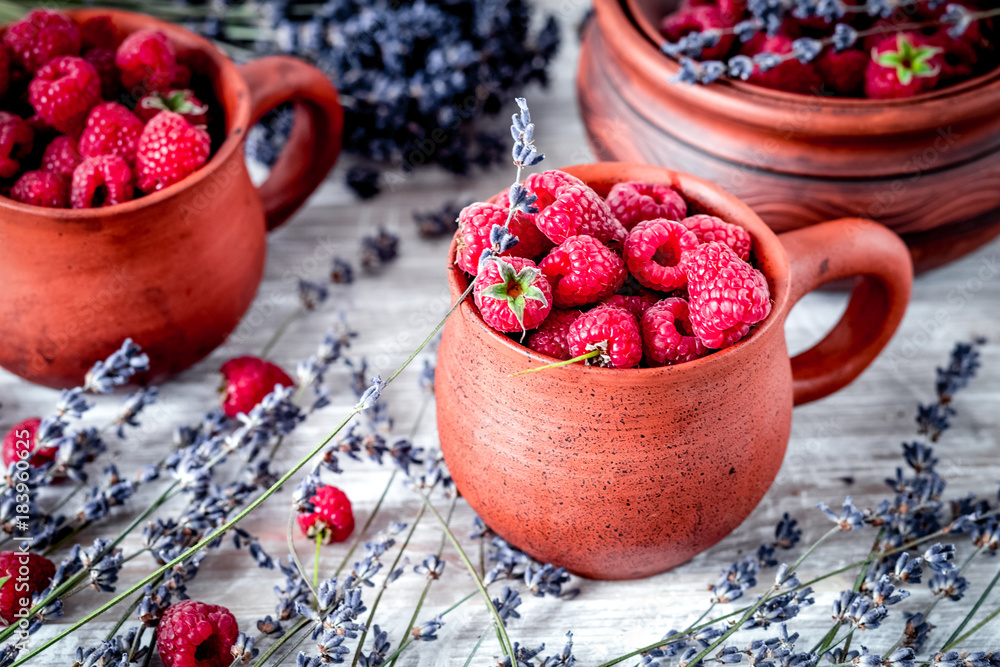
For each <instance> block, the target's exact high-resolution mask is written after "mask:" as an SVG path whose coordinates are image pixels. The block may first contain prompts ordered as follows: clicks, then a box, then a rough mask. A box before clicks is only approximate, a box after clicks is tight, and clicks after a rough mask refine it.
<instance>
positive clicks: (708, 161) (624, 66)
mask: <svg viewBox="0 0 1000 667" xmlns="http://www.w3.org/2000/svg"><path fill="white" fill-rule="evenodd" d="M675 4H676V3H675V2H674V1H673V0H629V2H628V6H629V7H630V8H631V11H629V10H628V9H627V8H626V7H625V6H623V4H622V2H620V0H595V2H594V6H595V9H596V14H595V18H594V20H593V21H591V22H590V24H589V25H588V27H587V30H586V33H585V37H584V41H583V45H582V51H581V56H580V63H579V71H578V76H577V88H578V92H579V99H580V109H581V113H582V115H583V119H584V122H585V124H586V126H587V131H588V133H589V137H590V142H591V145H592V148H593V149H594V151H595V152H596V154H597V155H598V156H599V157H601V158H602V159H608V160H622V161H630V162H647V163H651V164H658V165H663V166H666V167H670V168H672V169H677V170H681V171H686V172H690V173H692V174H695V175H698V176H701V177H703V178H706V179H708V180H710V181H712V182H713V183H716V184H717V185H719V186H720V187H722V188H723V189H725V190H727V191H729V192H731V193H733V194H735V195H736V196H737V197H739V198H740V199H742V200H743V201H744V202H746V203H747V204H748V205H750V207H751V208H753V210H754V211H755V212H756V213H757V214H758V215H760V217H761V218H763V219H764V221H765V222H767V223H768V224H769V225H770V226H771V227H772V228H773V229H774V230H775V231H778V232H784V231H788V230H791V229H799V228H801V227H805V226H808V225H813V224H816V223H819V222H822V221H824V220H829V219H831V218H837V217H843V216H857V217H863V218H870V219H873V220H877V221H878V222H881V223H883V224H884V225H886V226H887V227H889V228H890V229H892V230H894V231H895V232H897V233H898V234H900V235H901V236H902V237H903V239H904V240H905V241H906V243H907V245H909V247H910V249H911V252H912V255H913V259H914V263H915V265H916V268H917V270H918V271H923V270H927V269H930V268H933V267H936V266H940V265H942V264H944V263H947V262H949V261H951V260H953V259H955V258H957V257H959V256H961V255H963V254H965V253H967V252H969V251H971V250H973V249H975V248H977V247H979V246H980V245H982V244H984V243H986V242H987V241H989V240H990V239H992V238H993V237H995V236H996V235H997V234H1000V152H998V149H1000V114H997V113H996V110H997V109H998V108H1000V70H995V71H993V72H991V73H989V74H986V75H983V76H980V77H978V78H975V79H972V80H969V81H965V82H963V83H961V84H959V85H956V86H952V87H950V88H946V89H942V90H938V91H932V92H929V93H925V94H922V95H919V96H916V97H913V98H910V99H906V100H897V101H891V102H886V101H875V100H862V99H855V100H852V99H835V98H822V97H815V96H804V95H796V94H791V93H784V92H780V91H773V90H768V89H765V88H761V87H759V86H754V85H751V84H746V83H742V82H731V81H723V82H719V83H716V84H712V85H710V86H688V85H682V84H674V83H671V82H670V79H671V77H672V76H673V75H674V74H675V73H676V72H677V69H678V66H677V64H676V63H675V62H673V61H672V60H671V59H669V58H667V57H666V56H664V55H663V54H662V53H660V50H659V48H658V44H657V43H656V42H654V38H655V36H656V33H655V28H654V26H655V25H657V23H658V19H659V18H660V17H662V16H664V15H665V14H666V13H667V11H668V10H669V9H670V8H672V7H673V6H674V5H675ZM639 26H642V29H640V27H639ZM644 30H645V32H644ZM646 33H651V34H646Z"/></svg>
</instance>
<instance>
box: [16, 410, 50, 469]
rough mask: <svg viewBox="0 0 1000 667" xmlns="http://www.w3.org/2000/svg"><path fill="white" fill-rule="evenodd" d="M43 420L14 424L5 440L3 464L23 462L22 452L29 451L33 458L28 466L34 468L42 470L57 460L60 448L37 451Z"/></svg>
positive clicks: (32, 418)
mask: <svg viewBox="0 0 1000 667" xmlns="http://www.w3.org/2000/svg"><path fill="white" fill-rule="evenodd" d="M41 423H42V420H41V419H39V418H38V417H29V418H28V419H25V420H24V421H21V422H18V423H17V424H14V427H13V428H12V429H10V430H9V431H7V435H5V436H4V438H3V464H4V465H5V466H10V464H11V463H17V462H18V461H21V460H22V457H21V452H24V451H27V452H28V453H29V454H30V455H31V458H30V459H28V465H30V466H32V467H33V468H40V467H42V466H43V465H45V464H46V463H49V462H51V461H53V460H55V458H56V452H57V451H58V450H59V448H58V447H41V448H38V449H37V450H36V445H37V444H38V427H39V425H41Z"/></svg>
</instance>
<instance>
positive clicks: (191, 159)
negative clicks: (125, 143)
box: [136, 111, 212, 192]
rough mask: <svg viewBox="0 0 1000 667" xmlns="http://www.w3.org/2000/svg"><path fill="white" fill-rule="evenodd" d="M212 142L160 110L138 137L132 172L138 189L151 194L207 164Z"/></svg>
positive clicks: (184, 121)
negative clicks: (134, 166) (137, 179)
mask: <svg viewBox="0 0 1000 667" xmlns="http://www.w3.org/2000/svg"><path fill="white" fill-rule="evenodd" d="M211 149H212V140H211V139H210V138H209V136H208V132H206V131H205V130H203V129H201V128H198V127H193V126H191V125H190V124H189V123H188V122H187V121H186V120H184V117H183V116H181V115H180V114H176V113H174V112H172V111H161V112H160V113H159V114H157V116H156V118H154V119H153V120H151V121H149V123H147V124H146V129H144V130H143V131H142V135H140V136H139V146H138V149H137V151H136V173H137V175H138V177H139V188H140V189H141V190H143V191H144V192H155V191H156V190H162V189H163V188H165V187H167V186H169V185H173V184H174V183H176V182H178V181H180V180H182V179H184V178H186V177H187V176H189V175H190V174H193V173H194V172H195V171H197V170H198V168H199V167H201V166H202V165H203V164H205V163H206V162H207V161H208V154H209V152H210V151H211Z"/></svg>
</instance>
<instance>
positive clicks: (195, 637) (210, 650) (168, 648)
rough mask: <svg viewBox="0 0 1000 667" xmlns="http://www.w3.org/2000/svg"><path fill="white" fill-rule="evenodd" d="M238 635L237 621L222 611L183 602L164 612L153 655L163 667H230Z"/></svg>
mask: <svg viewBox="0 0 1000 667" xmlns="http://www.w3.org/2000/svg"><path fill="white" fill-rule="evenodd" d="M239 633H240V629H239V626H238V625H237V623H236V617H235V616H233V615H232V613H230V611H229V610H228V609H226V608H225V607H221V606H219V605H214V604H206V603H204V602H197V601H195V600H184V601H182V602H178V603H177V604H172V605H170V606H169V607H167V610H166V611H165V612H163V617H162V618H161V619H160V623H159V625H158V626H157V637H156V651H157V653H159V654H160V660H162V661H163V664H164V665H165V667H229V665H231V664H232V662H233V655H232V648H233V644H235V643H236V637H237V635H239Z"/></svg>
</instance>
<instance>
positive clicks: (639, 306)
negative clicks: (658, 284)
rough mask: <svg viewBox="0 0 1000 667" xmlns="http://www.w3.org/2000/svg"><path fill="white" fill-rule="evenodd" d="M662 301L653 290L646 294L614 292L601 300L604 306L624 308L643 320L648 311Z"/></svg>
mask: <svg viewBox="0 0 1000 667" xmlns="http://www.w3.org/2000/svg"><path fill="white" fill-rule="evenodd" d="M659 301H660V298H659V297H658V296H656V295H655V294H653V293H652V292H649V293H645V294H613V295H611V296H609V297H608V298H607V299H605V300H604V301H602V302H601V305H602V306H614V307H616V308H624V309H625V310H627V311H628V312H630V313H632V314H633V315H635V318H636V319H637V320H641V319H642V316H643V315H645V314H646V311H647V310H649V309H650V308H652V307H653V306H654V305H656V304H657V303H658V302H659Z"/></svg>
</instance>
